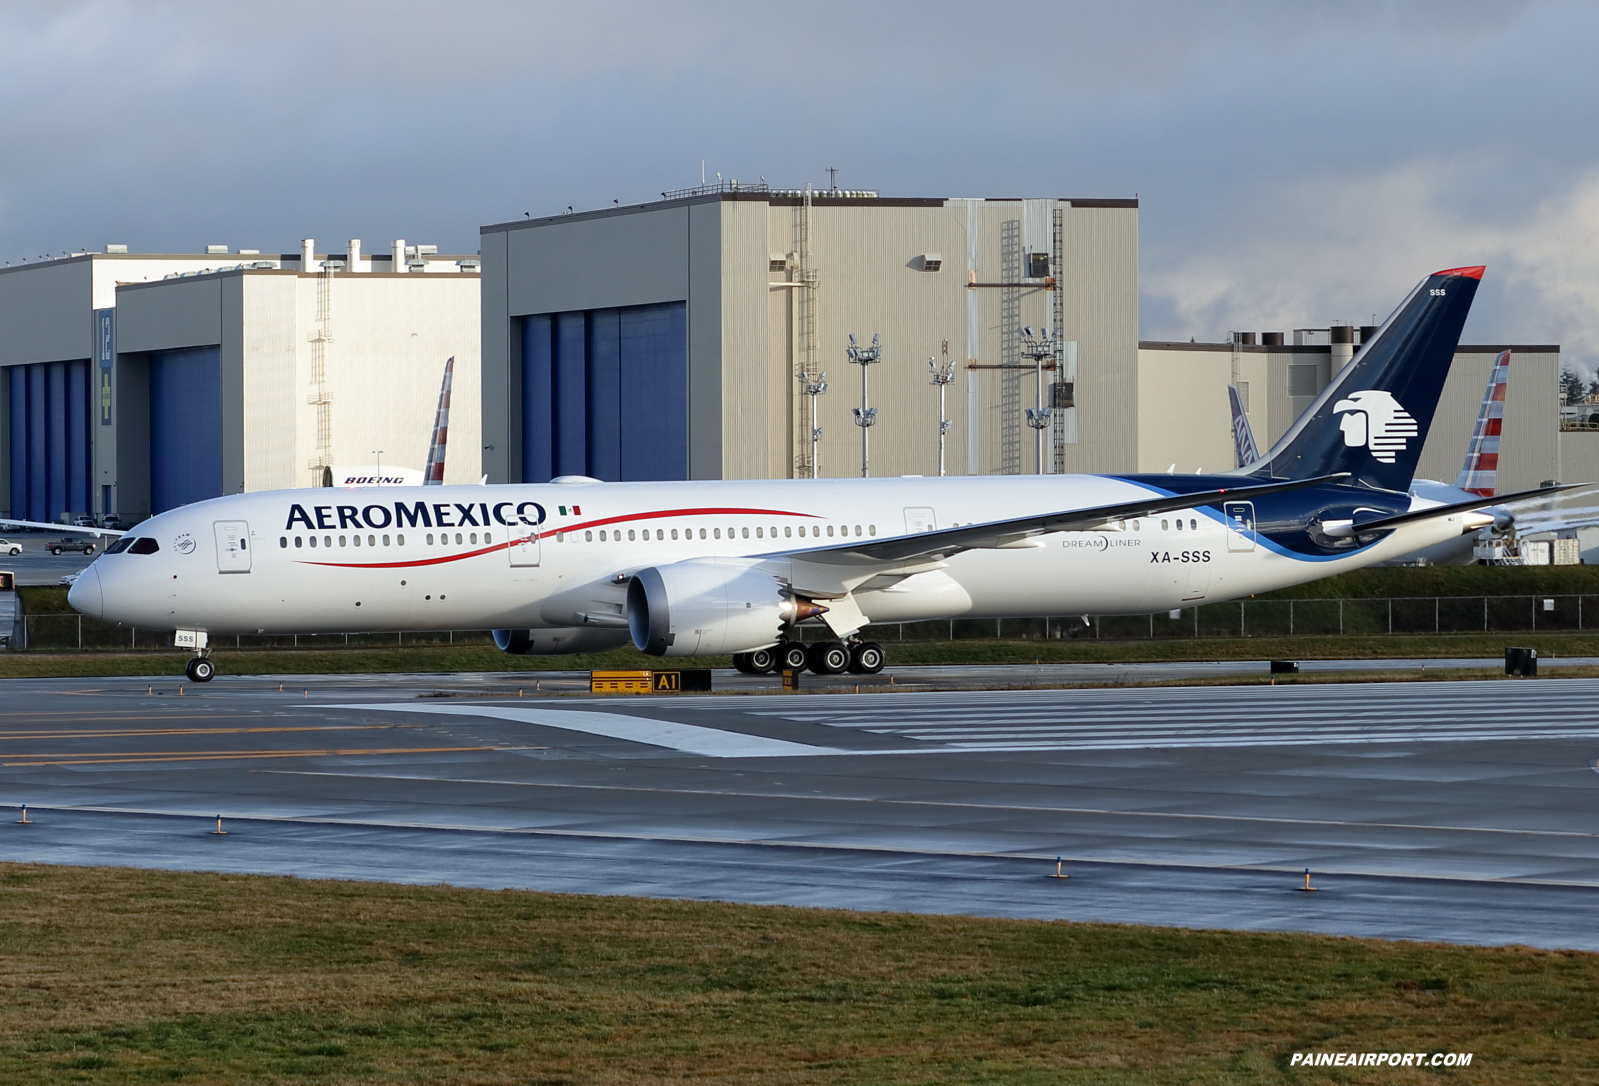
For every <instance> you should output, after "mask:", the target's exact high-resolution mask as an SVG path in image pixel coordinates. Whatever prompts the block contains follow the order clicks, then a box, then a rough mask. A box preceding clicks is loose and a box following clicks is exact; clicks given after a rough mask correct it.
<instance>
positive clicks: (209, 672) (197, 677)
mask: <svg viewBox="0 0 1599 1086" xmlns="http://www.w3.org/2000/svg"><path fill="white" fill-rule="evenodd" d="M183 671H184V674H186V675H188V676H189V681H190V682H192V683H208V682H210V681H211V676H213V675H215V674H216V673H217V669H216V665H215V664H213V663H212V662H211V661H210V660H207V659H206V658H205V657H203V656H196V657H195V658H194V659H193V660H190V661H189V664H188V666H187V667H185V668H184V669H183Z"/></svg>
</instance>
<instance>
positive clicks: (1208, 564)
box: [71, 475, 1463, 634]
mask: <svg viewBox="0 0 1599 1086" xmlns="http://www.w3.org/2000/svg"><path fill="white" fill-rule="evenodd" d="M1151 493H1152V488H1151V487H1148V486H1145V485H1142V484H1139V483H1134V482H1131V481H1128V480H1123V479H1118V478H1114V477H1106V476H1091V475H1089V476H1085V475H1071V476H1064V475H1056V476H1012V477H963V478H943V479H939V478H926V479H923V478H898V479H847V480H779V481H752V482H666V483H591V484H578V485H572V484H542V485H503V486H455V487H408V488H402V487H383V488H370V489H307V490H291V491H276V492H265V493H257V494H241V495H236V496H229V497H223V498H215V499H212V500H209V501H204V502H198V503H196V504H194V505H189V506H184V507H183V508H180V509H175V510H172V511H170V512H167V513H162V514H160V515H159V516H156V517H152V518H151V519H149V520H147V521H145V522H144V523H142V524H140V525H139V526H138V527H136V528H134V529H133V530H132V531H130V532H129V533H128V536H129V538H131V539H134V540H135V542H134V544H133V545H131V546H130V547H129V548H128V549H126V550H123V551H122V552H120V553H116V554H104V555H102V556H101V557H100V558H99V559H97V560H96V561H95V562H94V564H93V565H92V566H91V567H90V571H89V572H86V573H85V575H84V576H83V577H82V578H81V579H80V581H79V583H78V585H77V586H75V587H74V590H73V593H72V596H71V600H72V604H73V606H74V607H77V608H78V609H79V610H81V611H84V612H85V613H88V614H91V615H97V616H99V617H103V618H104V619H105V620H106V621H109V622H115V623H119V624H122V625H125V626H136V627H144V628H151V629H178V630H190V629H192V630H198V631H206V632H209V633H210V634H223V633H226V634H234V633H239V634H284V633H321V632H360V631H408V630H442V629H504V628H529V629H534V630H538V629H550V628H570V627H588V628H596V627H599V628H611V629H617V630H623V629H625V628H626V620H625V617H624V604H625V600H626V592H627V583H626V582H627V577H628V575H629V574H631V573H632V572H633V571H636V570H639V569H641V568H643V567H646V566H661V565H665V564H669V563H673V562H678V561H682V560H687V559H704V558H717V559H726V558H740V559H749V558H755V559H760V560H761V565H762V567H763V568H765V569H769V570H770V571H771V572H772V573H773V574H774V575H775V576H776V577H777V578H778V580H779V581H780V582H782V583H785V584H786V583H789V581H788V577H789V572H790V567H791V565H792V566H793V567H796V568H797V567H799V566H801V565H806V564H807V560H806V558H805V553H806V552H808V551H812V550H825V549H827V548H836V547H838V546H839V545H840V544H842V543H844V542H845V540H846V538H847V539H848V540H851V541H854V540H862V541H864V540H869V539H873V538H875V539H879V540H881V539H884V538H887V537H892V536H902V535H906V534H911V533H916V532H920V531H926V530H931V529H942V528H949V527H955V526H959V525H966V524H974V523H978V524H980V523H988V522H993V521H1003V520H1007V519H1012V518H1019V517H1024V516H1028V515H1033V514H1039V513H1044V512H1052V511H1056V510H1062V509H1074V508H1086V507H1097V506H1101V505H1107V504H1112V503H1117V502H1125V501H1135V500H1141V499H1146V498H1148V496H1149V495H1150V494H1151ZM541 514H542V523H540V520H541ZM535 526H536V527H535ZM1462 528H1463V525H1462V524H1461V523H1460V518H1459V517H1453V518H1440V519H1438V520H1435V521H1423V522H1420V523H1415V524H1411V525H1407V526H1405V527H1403V528H1401V529H1399V530H1397V531H1394V532H1392V533H1390V534H1389V535H1388V536H1387V537H1386V538H1384V539H1382V540H1381V541H1379V542H1377V543H1375V544H1373V545H1371V546H1369V547H1365V548H1362V549H1360V550H1358V551H1355V552H1352V553H1349V554H1347V555H1338V556H1335V557H1307V556H1304V555H1300V554H1295V553H1292V552H1289V551H1286V550H1284V549H1282V548H1281V547H1278V546H1277V545H1276V544H1274V543H1271V542H1270V541H1268V540H1267V539H1265V538H1264V537H1263V536H1262V537H1260V538H1256V536H1255V535H1254V533H1252V532H1250V533H1245V532H1240V531H1238V530H1237V529H1235V528H1231V527H1228V526H1227V525H1226V524H1224V523H1223V522H1222V521H1221V519H1220V514H1219V512H1218V511H1217V510H1215V509H1209V508H1201V509H1197V510H1186V511H1182V512H1178V513H1172V514H1166V515H1161V516H1155V517H1146V518H1143V519H1141V520H1137V521H1127V522H1125V523H1123V524H1121V525H1119V526H1118V527H1116V528H1114V529H1111V530H1103V531H1073V532H1056V533H1051V534H1047V535H1042V536H1037V537H1034V538H1032V539H1026V540H1022V541H1020V542H1019V543H1017V544H1012V545H1010V546H1005V547H996V548H992V549H983V550H968V551H964V552H961V553H958V554H955V555H953V556H952V557H949V558H947V559H944V560H942V561H933V562H923V563H920V564H917V563H900V564H899V565H898V566H892V567H891V566H890V565H887V564H885V566H884V568H883V570H882V571H881V573H880V574H879V575H874V576H872V577H870V578H869V579H866V580H863V581H859V582H858V583H854V584H852V585H851V586H850V587H851V588H852V590H853V599H854V601H855V602H856V603H857V604H858V606H859V608H860V610H861V611H862V612H863V613H864V615H865V616H866V617H867V618H868V619H869V620H870V621H871V622H873V623H883V622H909V621H918V620H924V619H940V618H991V617H1005V616H1026V615H1086V614H1138V613H1146V612H1154V611H1162V610H1169V609H1174V608H1179V607H1188V606H1193V605H1195V604H1196V603H1200V602H1205V601H1215V600H1222V599H1229V598H1235V597H1238V596H1244V595H1248V594H1250V593H1255V592H1264V591H1269V590H1272V589H1278V588H1283V587H1287V586H1290V585H1293V584H1298V583H1302V582H1305V581H1310V580H1315V579H1318V578H1321V577H1325V576H1330V575H1332V574H1335V573H1341V572H1344V571H1346V570H1350V569H1357V568H1361V567H1364V566H1368V565H1373V564H1375V563H1377V562H1380V561H1383V560H1384V559H1386V558H1390V557H1394V556H1397V555H1400V554H1404V553H1407V552H1409V551H1414V550H1416V549H1417V548H1418V547H1423V546H1427V545H1430V544H1433V543H1438V542H1442V541H1443V540H1445V539H1449V538H1452V537H1455V536H1458V535H1459V534H1460V532H1461V531H1462ZM145 537H148V538H151V539H154V540H155V546H157V547H158V548H159V549H157V550H155V551H154V552H153V553H137V551H138V550H139V549H140V548H139V546H138V543H137V540H138V539H142V538H145ZM148 546H149V545H148V544H146V548H147V547H148ZM808 568H809V567H808Z"/></svg>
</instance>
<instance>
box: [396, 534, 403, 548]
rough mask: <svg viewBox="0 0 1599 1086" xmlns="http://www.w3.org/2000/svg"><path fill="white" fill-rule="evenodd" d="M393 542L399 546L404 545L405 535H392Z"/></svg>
mask: <svg viewBox="0 0 1599 1086" xmlns="http://www.w3.org/2000/svg"><path fill="white" fill-rule="evenodd" d="M394 542H395V543H396V544H398V545H399V546H401V547H403V546H405V536H403V535H397V536H395V537H394Z"/></svg>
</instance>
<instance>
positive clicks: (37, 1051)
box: [0, 841, 1599, 1086]
mask: <svg viewBox="0 0 1599 1086" xmlns="http://www.w3.org/2000/svg"><path fill="white" fill-rule="evenodd" d="M227 843H228V844H233V843H235V842H232V841H229V842H227ZM1071 885H1072V884H1067V885H1065V886H1063V887H1062V893H1063V894H1066V895H1068V896H1069V895H1070V894H1071V892H1072V891H1071V889H1070V886H1071ZM1284 896H1285V898H1286V897H1288V896H1290V892H1289V891H1287V890H1286V889H1285V891H1284ZM1286 904H1289V905H1291V902H1287V903H1286ZM0 917H4V918H5V919H4V920H3V921H0V953H3V955H4V963H5V964H4V970H3V972H0V984H3V985H4V987H5V998H4V999H0V1081H3V1082H17V1083H24V1082H25V1083H84V1082H91V1083H92V1082H107V1083H109V1082H116V1083H129V1082H131V1083H138V1082H169V1081H181V1082H191V1083H267V1082H301V1081H310V1082H327V1083H357V1082H360V1083H365V1082H413V1083H463V1084H476V1083H485V1084H487V1083H494V1084H500V1083H543V1084H548V1086H554V1084H568V1083H570V1084H576V1083H594V1084H612V1083H615V1084H624V1083H625V1084H633V1083H658V1082H664V1081H693V1082H707V1083H729V1084H733V1083H739V1084H744V1083H753V1084H768V1083H769V1084H784V1086H790V1084H805V1083H829V1084H832V1083H1006V1084H1011V1083H1017V1084H1031V1083H1039V1084H1043V1083H1051V1084H1055V1083H1068V1084H1076V1083H1082V1084H1096V1086H1107V1084H1123V1083H1126V1084H1133V1083H1137V1084H1164V1083H1257V1082H1258V1083H1267V1082H1285V1081H1286V1082H1372V1083H1378V1082H1380V1083H1412V1082H1416V1083H1420V1082H1437V1081H1445V1080H1457V1081H1473V1082H1492V1083H1555V1082H1559V1083H1580V1082H1595V1081H1599V1023H1596V1021H1595V1016H1594V1010H1595V1007H1596V1005H1599V1003H1596V997H1599V956H1595V955H1591V954H1582V953H1548V952H1541V951H1533V950H1527V949H1510V950H1491V949H1476V948H1463V947H1451V946H1440V945H1428V944H1413V943H1380V942H1373V941H1365V940H1356V939H1338V938H1326V937H1319V936H1304V935H1251V934H1237V933H1228V932H1214V931H1187V930H1175V929H1158V928H1136V927H1113V926H1106V925H1098V924H1071V923H1064V922H1057V923H1045V922H1028V921H1007V920H982V919H968V918H950V917H926V916H913V915H902V914H883V913H874V914H863V913H850V912H842V911H828V910H812V909H790V908H773V907H753V906H743V905H727V904H705V903H693V902H677V901H659V900H641V899H632V898H597V897H576V896H558V895H547V894H530V893H516V892H498V893H493V892H483V891H472V890H459V889H451V888H445V887H426V888H416V887H402V886H393V885H381V884H362V883H346V882H312V881H300V880H294V879H280V878H262V877H243V876H226V875H207V874H189V873H167V872H147V871H136V870H125V869H106V868H70V867H40V866H23V865H0ZM1307 1050H1329V1051H1347V1052H1356V1051H1406V1052H1417V1051H1421V1052H1426V1051H1437V1050H1446V1051H1454V1052H1471V1053H1473V1054H1474V1057H1473V1061H1472V1066H1471V1067H1470V1068H1469V1069H1461V1070H1456V1071H1448V1072H1443V1071H1433V1070H1427V1071H1421V1070H1414V1069H1403V1068H1401V1069H1397V1070H1395V1069H1387V1068H1384V1069H1383V1070H1382V1071H1381V1072H1377V1071H1366V1070H1360V1071H1355V1070H1345V1069H1338V1070H1333V1069H1313V1070H1300V1069H1294V1070H1290V1069H1289V1068H1288V1058H1289V1056H1290V1054H1291V1053H1294V1052H1303V1051H1307Z"/></svg>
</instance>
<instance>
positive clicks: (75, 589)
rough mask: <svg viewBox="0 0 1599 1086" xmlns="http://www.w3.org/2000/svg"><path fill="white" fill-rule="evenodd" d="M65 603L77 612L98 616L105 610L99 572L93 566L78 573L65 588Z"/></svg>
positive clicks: (91, 616) (93, 616)
mask: <svg viewBox="0 0 1599 1086" xmlns="http://www.w3.org/2000/svg"><path fill="white" fill-rule="evenodd" d="M67 603H68V604H69V605H70V606H71V607H72V609H73V610H74V611H76V612H78V613H79V614H82V615H88V616H89V617H90V618H99V617H100V615H101V613H102V612H103V611H104V610H105V600H104V597H103V594H102V593H101V591H100V574H99V573H98V572H96V571H95V568H94V567H93V566H90V567H89V568H88V569H86V570H84V571H83V572H82V573H80V574H78V579H77V580H76V581H73V582H72V587H71V588H69V589H67Z"/></svg>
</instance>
